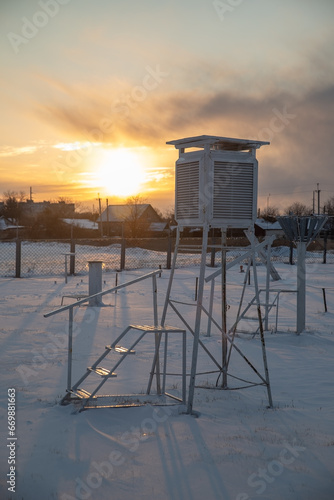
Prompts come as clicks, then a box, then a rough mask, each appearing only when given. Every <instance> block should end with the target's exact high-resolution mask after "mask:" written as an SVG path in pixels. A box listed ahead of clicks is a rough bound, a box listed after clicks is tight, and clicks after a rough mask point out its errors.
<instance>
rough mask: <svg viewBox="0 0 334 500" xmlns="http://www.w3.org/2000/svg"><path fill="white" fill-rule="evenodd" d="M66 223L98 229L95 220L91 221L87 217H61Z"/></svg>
mask: <svg viewBox="0 0 334 500" xmlns="http://www.w3.org/2000/svg"><path fill="white" fill-rule="evenodd" d="M63 221H64V222H65V223H66V224H70V225H71V226H75V227H81V228H83V229H98V227H99V226H98V224H97V222H93V221H92V220H89V219H63Z"/></svg>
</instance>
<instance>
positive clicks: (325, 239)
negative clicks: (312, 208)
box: [322, 231, 328, 264]
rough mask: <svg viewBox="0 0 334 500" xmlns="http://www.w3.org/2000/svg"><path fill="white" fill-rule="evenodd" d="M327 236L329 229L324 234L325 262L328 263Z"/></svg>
mask: <svg viewBox="0 0 334 500" xmlns="http://www.w3.org/2000/svg"><path fill="white" fill-rule="evenodd" d="M327 237H328V233H327V231H326V232H325V234H324V256H323V260H322V262H323V264H326V262H327Z"/></svg>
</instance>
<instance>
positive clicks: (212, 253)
mask: <svg viewBox="0 0 334 500" xmlns="http://www.w3.org/2000/svg"><path fill="white" fill-rule="evenodd" d="M211 241H212V245H213V246H212V247H211V267H215V257H216V249H215V244H216V238H215V237H214V236H212V238H211Z"/></svg>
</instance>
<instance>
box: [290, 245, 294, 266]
mask: <svg viewBox="0 0 334 500" xmlns="http://www.w3.org/2000/svg"><path fill="white" fill-rule="evenodd" d="M289 264H290V265H291V266H292V265H293V241H290V254H289Z"/></svg>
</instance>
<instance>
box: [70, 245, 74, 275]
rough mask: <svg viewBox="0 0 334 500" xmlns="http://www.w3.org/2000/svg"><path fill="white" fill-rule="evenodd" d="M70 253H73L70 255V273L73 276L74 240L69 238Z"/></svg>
mask: <svg viewBox="0 0 334 500" xmlns="http://www.w3.org/2000/svg"><path fill="white" fill-rule="evenodd" d="M70 253H71V254H73V255H70V275H71V276H73V274H74V273H75V255H74V254H75V241H74V240H71V246H70Z"/></svg>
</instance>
